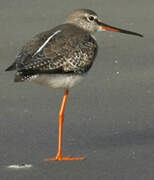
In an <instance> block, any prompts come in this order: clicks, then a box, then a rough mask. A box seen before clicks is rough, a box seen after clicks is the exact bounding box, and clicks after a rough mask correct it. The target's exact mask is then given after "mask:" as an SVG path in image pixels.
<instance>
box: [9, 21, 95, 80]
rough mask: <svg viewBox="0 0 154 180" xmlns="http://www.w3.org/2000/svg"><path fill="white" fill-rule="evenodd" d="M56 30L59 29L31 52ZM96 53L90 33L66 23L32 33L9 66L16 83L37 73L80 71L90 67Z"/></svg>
mask: <svg viewBox="0 0 154 180" xmlns="http://www.w3.org/2000/svg"><path fill="white" fill-rule="evenodd" d="M58 30H61V32H59V33H57V34H56V35H55V36H54V37H52V38H51V40H50V41H49V42H48V43H47V44H46V46H45V47H44V48H43V49H42V50H41V51H40V52H38V53H37V54H36V55H35V53H36V51H37V50H38V48H39V47H41V46H42V45H43V43H44V42H45V41H46V40H47V39H48V38H49V37H50V36H51V35H52V34H53V33H55V32H56V31H58ZM96 53H97V44H96V41H95V40H94V38H93V37H92V36H91V35H90V33H88V32H87V31H85V30H83V29H81V28H79V27H77V26H75V25H74V24H69V23H67V24H62V25H59V26H57V27H55V28H54V29H52V30H49V31H46V32H43V33H40V34H38V35H36V36H35V37H34V38H33V39H32V40H31V41H29V42H28V43H27V44H26V45H25V46H24V47H23V48H22V50H21V52H20V53H19V54H18V55H17V57H16V60H15V62H14V63H13V65H11V69H16V70H17V73H16V76H15V81H16V82H18V81H25V80H33V79H35V78H34V77H38V76H39V75H41V74H83V73H86V72H87V71H88V70H89V69H90V67H91V65H92V64H93V60H94V59H95V56H96ZM8 69H9V68H8Z"/></svg>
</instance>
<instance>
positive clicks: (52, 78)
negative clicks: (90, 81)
mask: <svg viewBox="0 0 154 180" xmlns="http://www.w3.org/2000/svg"><path fill="white" fill-rule="evenodd" d="M82 79H83V75H71V74H69V75H68V74H62V75H59V74H54V75H53V74H42V75H39V76H37V77H36V78H34V79H33V80H32V81H34V82H36V83H39V84H42V85H46V86H48V87H52V88H72V87H74V86H75V85H77V84H78V83H79V82H80V81H81V80H82Z"/></svg>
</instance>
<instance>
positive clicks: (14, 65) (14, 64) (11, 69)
mask: <svg viewBox="0 0 154 180" xmlns="http://www.w3.org/2000/svg"><path fill="white" fill-rule="evenodd" d="M15 69H16V62H14V63H13V64H11V66H9V67H8V68H7V69H5V71H13V70H15Z"/></svg>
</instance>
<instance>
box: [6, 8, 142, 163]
mask: <svg viewBox="0 0 154 180" xmlns="http://www.w3.org/2000/svg"><path fill="white" fill-rule="evenodd" d="M106 30H107V31H115V32H120V33H125V34H131V35H136V36H139V37H143V36H142V35H141V34H139V33H136V32H131V31H127V30H124V29H119V28H116V27H113V26H110V25H107V24H105V23H104V22H102V21H101V20H100V19H99V18H98V16H97V14H96V13H95V12H93V11H92V10H89V9H78V10H74V11H73V12H72V13H70V14H69V16H68V17H67V19H66V22H65V23H64V24H62V25H59V26H57V27H55V28H53V29H51V30H48V31H46V32H42V33H40V34H38V35H36V36H34V38H33V39H32V40H30V41H29V42H28V43H27V44H26V45H25V46H23V48H22V49H21V51H20V52H19V54H18V55H17V56H16V59H15V62H14V63H13V64H12V65H11V66H9V67H8V68H7V69H6V71H12V70H16V74H15V82H23V81H30V82H36V83H39V84H42V85H46V86H49V87H52V88H63V89H65V93H64V97H63V100H62V104H61V108H60V111H59V136H58V152H57V155H56V157H54V158H48V159H45V161H53V160H54V161H63V160H83V159H84V158H83V157H72V156H66V157H65V156H63V153H62V137H63V121H64V111H65V107H66V102H67V99H68V93H69V89H70V88H72V87H73V86H75V85H76V84H78V83H79V82H80V80H81V79H83V77H84V75H85V74H87V72H88V71H89V69H90V68H91V66H92V64H93V62H94V59H95V57H96V54H97V43H96V40H95V37H94V32H96V31H106Z"/></svg>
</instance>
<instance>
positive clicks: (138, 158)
mask: <svg viewBox="0 0 154 180" xmlns="http://www.w3.org/2000/svg"><path fill="white" fill-rule="evenodd" d="M83 7H84V8H90V9H93V10H95V11H96V12H98V14H99V15H100V16H101V17H102V18H103V19H104V22H105V23H108V24H111V25H114V26H118V27H121V28H125V29H128V30H133V31H136V32H139V33H143V34H144V38H139V37H135V36H129V35H124V34H119V33H111V32H102V33H97V34H96V38H97V40H98V45H99V53H98V56H97V59H96V61H95V64H94V66H93V67H92V69H91V71H90V72H89V74H88V76H87V77H86V78H85V79H84V81H83V82H82V83H81V84H80V85H79V86H77V87H75V88H73V89H72V90H71V92H70V97H69V101H68V106H67V110H66V115H65V124H64V153H65V154H66V155H74V156H78V155H81V156H84V157H85V158H86V160H85V161H78V162H50V163H46V162H43V159H44V158H47V157H52V156H55V155H56V151H57V134H58V132H57V127H58V120H57V115H58V109H59V106H60V103H61V98H62V96H63V90H56V89H50V88H47V87H42V86H39V85H36V84H32V83H31V84H30V83H14V82H13V78H14V72H7V73H6V72H4V69H5V68H6V67H7V66H8V65H10V64H11V63H12V62H13V60H14V57H15V55H16V53H17V52H18V50H19V49H20V47H21V46H22V45H23V44H24V43H25V42H26V41H28V40H29V39H31V37H32V36H33V35H35V34H36V33H38V32H41V31H44V30H47V29H50V28H52V27H54V26H55V25H58V24H60V23H63V21H64V19H65V17H66V15H67V14H68V13H69V12H70V11H72V10H73V9H76V8H83ZM153 8H154V5H153V1H152V0H148V1H146V0H142V2H139V1H137V0H134V1H133V2H130V1H129V0H125V1H123V0H117V1H112V0H103V1H102V0H95V1H92V0H85V1H84V2H83V1H81V0H78V1H72V0H68V1H66V0H64V1H60V0H56V1H51V0H45V1H41V0H33V1H24V0H20V1H19V0H14V1H9V0H5V1H4V0H3V1H1V2H0V27H1V30H0V31H1V34H0V42H1V43H0V61H1V66H0V86H1V87H0V107H1V108H0V109H1V110H0V179H3V180H6V179H7V180H13V179H14V180H18V179H19V180H21V179H22V180H27V179H30V180H31V179H33V180H35V179H36V180H42V179H45V180H51V179H58V180H59V179H63V180H69V179H70V180H72V179H74V180H78V179H80V180H86V179H87V180H89V179H90V180H100V179H103V180H122V179H124V180H130V179H131V180H145V179H148V180H153V179H154V173H153V168H154V95H153V91H154V71H153V69H154V51H153V49H154V48H153V47H154V45H153V39H154V32H153V29H154V23H153V17H154V11H153ZM12 164H32V165H33V167H32V168H29V169H26V170H24V169H20V170H12V169H7V168H6V167H7V166H8V165H12Z"/></svg>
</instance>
